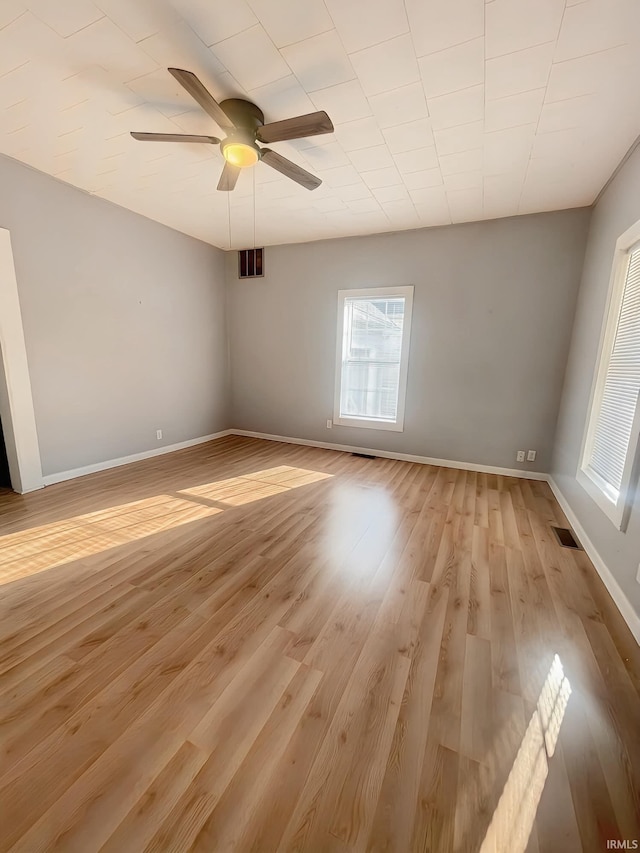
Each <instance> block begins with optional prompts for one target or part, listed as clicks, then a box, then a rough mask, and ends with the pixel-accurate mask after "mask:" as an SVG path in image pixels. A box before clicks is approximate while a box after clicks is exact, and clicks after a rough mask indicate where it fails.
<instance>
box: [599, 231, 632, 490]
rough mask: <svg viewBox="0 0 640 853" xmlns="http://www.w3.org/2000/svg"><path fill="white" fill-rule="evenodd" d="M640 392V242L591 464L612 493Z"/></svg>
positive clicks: (628, 276) (624, 458)
mask: <svg viewBox="0 0 640 853" xmlns="http://www.w3.org/2000/svg"><path fill="white" fill-rule="evenodd" d="M639 393H640V246H636V247H634V249H633V250H632V251H631V252H630V254H629V264H628V268H627V274H626V278H625V284H624V291H623V296H622V304H621V308H620V316H619V319H618V324H617V328H616V334H615V340H614V344H613V349H612V351H611V356H610V358H609V364H608V367H607V371H606V376H605V380H604V385H603V389H602V396H601V399H600V404H599V411H598V413H597V420H596V424H595V429H594V432H593V439H592V444H591V453H590V458H589V460H588V467H589V468H590V469H591V470H592V471H593V472H594V473H595V474H597V476H598V477H600V478H601V480H602V481H604V484H605V487H606V490H607V493H608V495H609V497H610V498H611V499H612V500H613V501H614V502H615V501H617V499H618V497H619V495H620V487H621V485H622V480H623V475H624V471H625V465H626V462H627V456H628V454H629V450H630V448H629V441H630V438H631V433H632V428H633V422H634V418H635V414H636V407H637V405H638V394H639Z"/></svg>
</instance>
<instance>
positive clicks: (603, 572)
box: [547, 475, 640, 645]
mask: <svg viewBox="0 0 640 853" xmlns="http://www.w3.org/2000/svg"><path fill="white" fill-rule="evenodd" d="M547 482H548V483H549V485H550V486H551V491H552V492H553V494H554V495H555V498H556V500H557V501H558V503H559V504H560V506H561V507H562V511H563V512H564V514H565V515H566V516H567V518H568V520H569V524H570V525H571V526H572V527H573V529H574V531H575V533H576V535H577V537H578V539H579V540H580V544H581V545H582V547H583V548H584V550H585V552H586V554H587V556H588V557H589V559H590V560H591V562H592V563H593V565H594V566H595V567H596V571H597V572H598V574H599V575H600V577H601V579H602V582H603V583H604V585H605V586H606V588H607V590H608V591H609V595H610V596H611V598H612V599H613V601H614V603H615V605H616V607H617V608H618V610H619V611H620V613H621V614H622V618H623V619H624V621H625V622H626V623H627V625H628V626H629V630H630V631H631V633H632V634H633V636H634V637H635V640H636V642H637V643H638V645H640V616H639V615H638V614H637V613H636V611H635V610H634V608H633V606H632V604H631V602H630V601H629V599H628V598H627V596H626V595H625V594H624V592H623V591H622V589H621V587H620V584H619V583H618V581H617V580H616V579H615V578H614V576H613V574H612V573H611V570H610V569H609V567H608V566H607V565H606V563H605V562H604V560H603V559H602V557H601V556H600V554H599V553H598V551H597V550H596V546H595V545H594V544H593V542H592V541H591V539H589V536H588V534H587V532H586V530H585V529H584V527H583V526H582V525H581V524H580V522H579V521H578V518H577V516H576V514H575V513H574V511H573V510H572V509H571V506H570V504H569V502H568V501H567V499H566V498H565V496H564V495H563V494H562V492H561V491H560V487H559V486H558V484H557V483H556V481H555V480H554V479H553V477H552V476H551V475H549V476H547Z"/></svg>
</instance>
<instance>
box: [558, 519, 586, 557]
mask: <svg viewBox="0 0 640 853" xmlns="http://www.w3.org/2000/svg"><path fill="white" fill-rule="evenodd" d="M551 529H552V530H553V532H554V533H555V535H556V539H557V540H558V544H559V545H562V547H563V548H575V550H576V551H582V546H581V545H580V543H579V542H578V541H577V540H576V538H575V536H574V535H573V533H572V532H571V531H570V530H569V528H568V527H554V525H553V524H552V525H551Z"/></svg>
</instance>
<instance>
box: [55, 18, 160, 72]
mask: <svg viewBox="0 0 640 853" xmlns="http://www.w3.org/2000/svg"><path fill="white" fill-rule="evenodd" d="M65 50H66V52H67V55H68V57H69V58H71V57H73V59H74V60H75V62H84V63H86V64H90V65H101V66H102V67H103V68H104V69H106V70H107V71H108V72H109V74H110V75H111V76H112V77H113V78H114V79H118V80H120V81H121V82H123V83H126V82H129V81H130V80H135V79H136V78H137V77H142V76H143V75H144V74H150V73H151V72H153V71H155V70H156V69H157V67H158V65H157V63H156V62H155V61H154V60H153V59H152V58H151V57H150V56H149V55H148V54H146V53H145V52H143V51H142V50H140V49H139V48H138V46H137V44H136V43H135V42H134V41H133V39H130V38H129V36H127V35H126V34H125V33H123V32H122V30H121V29H120V28H119V27H116V25H115V24H114V23H113V22H112V21H111V20H110V19H109V18H106V17H103V18H101V19H100V20H98V21H96V22H95V23H94V24H90V25H89V26H87V27H84V29H82V30H80V31H79V32H76V33H74V34H73V35H70V36H69V37H68V38H66V39H65Z"/></svg>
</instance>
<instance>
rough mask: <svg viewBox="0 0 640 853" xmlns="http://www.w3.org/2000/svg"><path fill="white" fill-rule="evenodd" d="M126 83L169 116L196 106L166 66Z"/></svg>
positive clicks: (142, 99) (142, 100) (143, 98)
mask: <svg viewBox="0 0 640 853" xmlns="http://www.w3.org/2000/svg"><path fill="white" fill-rule="evenodd" d="M105 74H106V72H105ZM78 77H79V75H76V78H78ZM126 85H127V88H128V89H131V91H132V92H134V93H135V94H136V95H139V96H140V100H141V102H146V103H148V104H149V105H152V106H154V107H155V108H156V109H157V110H159V111H160V112H161V113H163V114H164V115H167V116H172V115H180V113H185V112H188V111H189V110H192V109H194V107H195V106H196V105H195V103H194V101H193V100H192V99H191V98H190V97H189V95H188V94H187V93H186V92H185V90H184V89H183V88H182V86H180V84H179V83H178V81H177V80H175V79H174V78H173V77H172V76H171V74H168V73H167V71H166V69H164V68H158V69H156V71H153V72H152V73H151V74H143V76H142V77H137V78H136V79H135V80H131V81H130V82H129V83H127V84H126Z"/></svg>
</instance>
